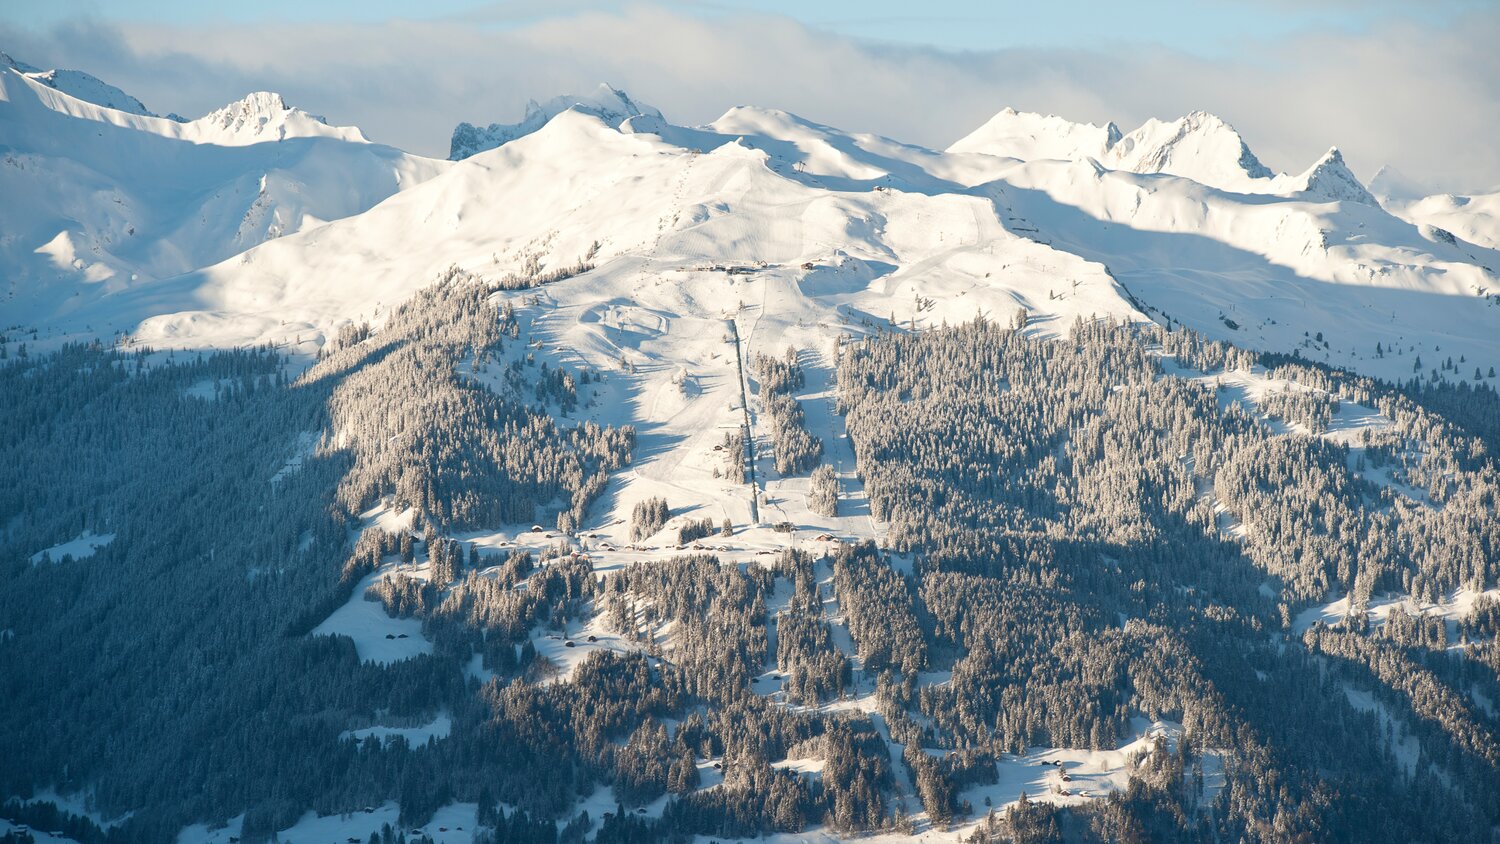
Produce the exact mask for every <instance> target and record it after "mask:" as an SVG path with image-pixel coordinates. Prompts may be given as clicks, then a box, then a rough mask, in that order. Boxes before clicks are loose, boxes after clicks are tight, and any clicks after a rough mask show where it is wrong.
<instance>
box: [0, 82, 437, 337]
mask: <svg viewBox="0 0 1500 844" xmlns="http://www.w3.org/2000/svg"><path fill="white" fill-rule="evenodd" d="M57 78H61V79H68V78H71V77H68V76H66V75H64V76H59V77H57ZM110 90H114V89H110ZM100 99H107V100H118V97H101V98H100ZM131 102H136V101H134V100H133V99H132V100H131ZM141 112H144V109H139V110H135V111H122V110H119V109H114V108H109V107H107V106H102V105H98V104H96V103H94V102H90V101H88V100H85V99H80V98H79V97H77V96H74V95H73V94H72V93H69V92H68V90H66V89H64V88H60V87H53V86H52V85H49V84H47V83H46V81H45V80H44V79H39V78H38V77H37V75H36V74H34V73H28V72H24V71H22V70H20V69H18V68H17V67H10V66H7V67H0V150H3V157H0V193H3V194H4V195H5V196H6V198H7V201H5V202H4V203H0V230H3V232H4V235H3V237H0V265H3V267H4V275H3V285H4V290H3V291H0V302H3V307H4V310H5V312H6V316H7V320H6V321H7V322H10V323H14V322H21V321H25V322H30V321H34V320H40V321H43V322H45V321H46V320H47V319H48V318H49V315H50V316H52V317H55V316H57V315H60V314H63V313H67V312H69V311H71V310H73V309H74V308H75V307H76V306H78V305H80V304H82V303H83V302H84V301H87V300H89V299H90V298H91V297H94V296H100V295H105V294H108V293H110V292H116V291H121V290H124V289H126V288H128V287H130V286H131V285H134V284H141V283H146V282H149V281H151V280H153V279H161V278H167V277H171V276H175V275H179V274H181V273H184V272H189V271H192V270H195V269H197V268H199V267H203V266H205V265H208V264H213V263H216V262H218V261H221V260H223V259H225V258H228V257H230V256H232V255H235V254H238V253H240V252H243V251H244V250H246V249H248V248H250V247H253V246H255V245H257V244H260V243H262V242H264V241H266V240H269V239H274V238H277V237H280V236H282V235H285V234H290V233H293V232H298V231H305V230H307V229H310V228H314V227H316V226H319V225H322V224H323V223H325V222H327V221H329V220H335V219H339V218H342V217H347V216H349V215H351V214H357V213H359V212H361V211H364V210H366V209H368V208H370V207H371V206H373V205H375V204H376V203H377V202H379V201H380V200H382V199H384V198H386V197H387V196H390V195H391V194H393V193H396V192H397V191H400V190H403V189H406V188H409V187H413V186H415V185H417V184H420V183H421V182H423V181H426V180H427V179H429V178H431V177H432V176H434V175H436V174H437V173H440V172H442V171H443V170H444V169H446V168H447V167H448V166H449V165H448V164H447V163H446V162H442V161H435V160H431V159H426V158H422V157H419V156H414V155H409V154H407V153H405V152H402V151H400V150H397V149H394V148H391V147H388V146H383V145H380V144H372V143H370V142H369V141H367V140H366V139H365V138H364V136H363V135H362V134H361V133H360V131H359V130H358V129H354V128H347V127H335V126H329V125H327V124H326V123H325V122H324V121H323V120H322V119H321V118H317V117H314V116H313V115H310V114H307V113H306V112H304V111H301V110H299V109H295V108H291V107H289V106H287V105H286V103H285V102H284V101H283V100H282V99H281V97H279V96H277V95H275V94H265V93H261V94H252V95H250V96H248V97H246V98H245V99H243V100H241V101H239V102H236V103H231V104H230V105H227V106H225V107H224V108H221V109H218V110H216V111H214V112H212V113H210V114H208V115H205V116H204V117H201V118H199V119H197V120H192V121H182V122H179V121H177V120H169V119H164V118H159V117H155V116H152V115H150V114H149V113H141Z"/></svg>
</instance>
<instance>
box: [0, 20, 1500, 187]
mask: <svg viewBox="0 0 1500 844" xmlns="http://www.w3.org/2000/svg"><path fill="white" fill-rule="evenodd" d="M914 7H916V4H912V3H910V2H895V0H861V1H860V2H856V0H824V2H809V0H802V2H796V0H762V2H750V0H706V1H705V2H690V1H689V0H675V2H651V3H605V2H597V0H553V2H546V0H509V1H508V2H495V1H494V0H424V1H423V2H421V3H409V2H396V0H357V1H356V0H258V2H254V3H204V2H202V0H114V1H113V2H103V1H102V0H0V50H4V51H6V52H8V53H10V54H12V55H13V56H15V57H16V58H17V59H20V60H22V61H26V62H29V63H31V64H34V65H39V66H43V67H66V68H76V69H80V70H85V71H88V72H90V73H93V74H95V75H96V76H99V77H101V78H103V79H104V80H105V81H107V82H110V83H111V84H114V85H117V86H119V87H121V88H123V89H125V90H126V91H127V92H129V93H131V94H133V95H135V96H136V97H138V98H140V99H141V100H142V101H144V102H145V103H146V105H147V106H148V107H150V108H152V109H153V110H155V111H157V112H159V113H167V112H177V113H179V114H183V115H187V116H195V115H199V114H203V113H206V112H208V111H210V110H212V109H214V108H217V107H219V106H221V105H223V104H225V103H227V102H230V101H232V100H235V99H238V98H239V97H241V96H243V95H244V94H246V93H248V92H250V91H254V90H274V91H277V92H279V93H281V94H283V95H284V96H285V97H286V98H287V100H288V101H289V102H291V103H293V104H294V105H297V106H299V107H301V108H304V109H306V110H308V111H311V112H314V113H317V114H322V115H324V116H326V117H327V118H328V119H329V121H330V122H333V123H338V124H354V125H358V126H360V127H361V128H363V129H364V130H365V132H366V134H367V135H368V136H369V137H371V138H372V139H374V140H377V141H381V142H384V143H390V144H393V145H395V146H399V147H402V148H404V149H408V150H411V151H413V152H417V153H421V154H426V155H437V156H442V155H446V153H447V148H448V139H449V137H450V135H451V133H452V129H453V126H454V125H456V124H457V123H458V122H459V121H461V120H465V121H469V122H473V123H481V124H484V123H490V122H495V121H499V122H513V121H515V120H518V119H519V118H520V117H521V115H522V113H523V112H524V109H525V104H526V102H527V101H528V100H530V99H537V100H543V99H547V98H549V97H552V96H555V95H558V94H565V93H571V92H578V91H587V90H592V89H593V88H594V87H595V86H597V85H598V83H600V82H608V83H609V84H612V85H614V86H615V87H618V88H621V89H623V90H625V91H627V92H629V93H630V94H631V96H633V97H634V98H636V99H638V100H641V101H643V102H647V103H650V104H652V105H654V106H656V107H658V108H660V109H661V110H662V111H663V112H664V113H665V114H666V116H667V118H668V119H669V120H672V121H673V122H676V123H683V124H693V123H701V122H707V121H709V120H712V119H714V118H715V117H717V116H718V115H719V114H722V113H723V112H724V111H725V110H727V109H728V108H730V107H732V106H735V105H758V106H765V107H773V108H783V109H786V110H788V111H793V112H796V113H797V114H800V115H802V116H804V117H806V118H809V119H811V120H815V121H818V122H822V123H827V124H831V125H835V126H838V127H840V128H843V129H846V130H850V131H861V132H876V133H879V134H884V135H888V136H891V137H894V138H896V139H898V140H902V141H906V142H909V143H917V144H921V145H924V146H930V147H935V148H942V147H946V146H947V145H949V144H951V143H952V142H953V141H955V140H957V139H958V138H960V137H962V136H963V135H964V134H966V133H967V132H969V131H970V130H972V129H974V128H975V127H977V126H978V125H980V124H981V123H983V122H984V121H985V120H986V119H987V118H988V117H989V116H990V115H992V114H994V113H995V112H996V111H999V110H1000V109H1001V108H1004V107H1006V106H1011V107H1014V108H1018V109H1021V110H1029V111H1038V112H1042V113H1055V114H1060V115H1062V116H1064V117H1067V118H1069V119H1072V120H1078V121H1085V122H1095V123H1102V122H1104V121H1108V120H1113V121H1115V122H1116V123H1117V124H1119V125H1120V126H1121V127H1122V128H1123V129H1124V130H1126V131H1129V130H1130V129H1131V128H1133V127H1134V126H1136V125H1138V124H1139V123H1141V122H1143V121H1144V120H1146V119H1147V118H1151V117H1157V118H1163V119H1172V118H1175V117H1178V116H1180V115H1182V114H1185V113H1187V112H1189V111H1193V110H1204V111H1211V112H1213V113H1215V114H1218V115H1220V116H1221V117H1223V118H1225V119H1226V120H1228V121H1229V122H1230V123H1231V124H1233V125H1234V126H1235V127H1236V128H1238V129H1239V130H1240V132H1241V133H1242V134H1243V135H1244V136H1245V138H1246V140H1247V141H1248V142H1249V144H1250V146H1251V148H1252V149H1253V150H1255V152H1256V154H1257V155H1258V156H1259V157H1260V158H1261V159H1262V161H1264V162H1265V163H1266V164H1267V165H1268V166H1270V167H1271V168H1272V169H1273V170H1287V171H1292V172H1300V171H1301V170H1303V169H1305V168H1306V167H1307V166H1308V165H1310V164H1311V163H1312V162H1313V161H1314V160H1316V159H1317V158H1318V157H1319V156H1320V155H1322V154H1323V153H1324V152H1325V151H1326V150H1327V149H1328V148H1329V147H1330V146H1338V147H1340V148H1341V149H1342V150H1343V152H1344V154H1345V157H1346V159H1347V160H1348V161H1349V163H1350V165H1351V166H1352V167H1353V168H1354V170H1355V172H1356V173H1358V174H1360V175H1361V176H1363V177H1365V178H1367V179H1368V178H1369V177H1371V176H1372V175H1373V174H1374V173H1375V171H1376V170H1378V169H1379V168H1380V167H1381V166H1383V165H1390V166H1392V167H1393V168H1395V170H1397V171H1399V172H1400V173H1401V174H1402V175H1403V176H1404V177H1405V179H1406V180H1407V181H1409V182H1412V183H1413V185H1414V189H1415V188H1421V189H1424V190H1431V191H1437V190H1442V191H1452V192H1476V191H1481V190H1491V189H1494V188H1496V187H1500V143H1496V142H1495V140H1494V139H1496V138H1500V50H1496V49H1495V48H1494V46H1493V45H1495V44H1500V0H1425V2H1405V1H1404V0H1253V2H1252V0H1197V2H1168V0H1133V2H1120V0H1110V2H1094V0H1059V1H1058V2H1038V0H1026V2H1017V0H990V2H977V1H976V0H929V2H926V3H923V4H920V9H921V10H922V12H921V14H915V13H913V12H912V9H913V8H914Z"/></svg>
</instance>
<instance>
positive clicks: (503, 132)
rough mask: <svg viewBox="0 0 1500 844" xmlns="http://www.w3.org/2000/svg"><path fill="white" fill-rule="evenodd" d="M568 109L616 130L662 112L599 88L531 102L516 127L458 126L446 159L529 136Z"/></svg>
mask: <svg viewBox="0 0 1500 844" xmlns="http://www.w3.org/2000/svg"><path fill="white" fill-rule="evenodd" d="M569 109H576V110H578V111H581V112H584V113H585V114H591V115H593V116H594V117H597V118H599V119H600V120H602V121H604V122H605V123H607V124H609V125H611V126H616V127H617V126H619V125H620V124H621V123H623V122H624V121H626V120H628V119H630V118H632V117H639V116H642V115H644V116H646V117H653V118H657V119H661V112H659V111H657V110H656V109H654V108H652V107H651V106H648V105H645V104H644V103H638V102H636V101H634V100H632V99H631V98H630V96H629V95H627V94H626V93H625V92H624V91H620V90H617V89H615V88H613V87H611V86H609V85H605V84H601V85H600V86H599V87H598V88H597V89H595V90H594V92H593V93H591V94H582V95H580V94H566V95H563V96H560V97H553V98H552V99H550V100H547V101H546V102H543V103H538V102H537V101H536V100H532V101H531V102H529V103H527V104H526V116H525V117H523V118H522V119H521V121H520V122H519V123H491V124H490V125H489V126H484V127H480V126H475V125H474V124H472V123H460V124H458V127H457V128H455V129H454V130H453V140H452V143H451V144H450V147H449V153H448V158H449V160H452V161H462V160H463V159H465V158H468V157H469V156H471V155H475V154H477V153H481V152H484V151H485V150H490V149H494V148H495V147H498V146H500V145H501V144H504V143H508V142H510V141H514V140H515V139H517V138H520V137H523V136H525V135H529V134H531V133H532V132H535V131H536V130H538V129H540V128H542V126H543V125H545V124H546V123H547V121H549V120H551V119H552V118H554V117H556V116H557V115H559V114H561V113H563V112H564V111H568V110H569Z"/></svg>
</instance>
